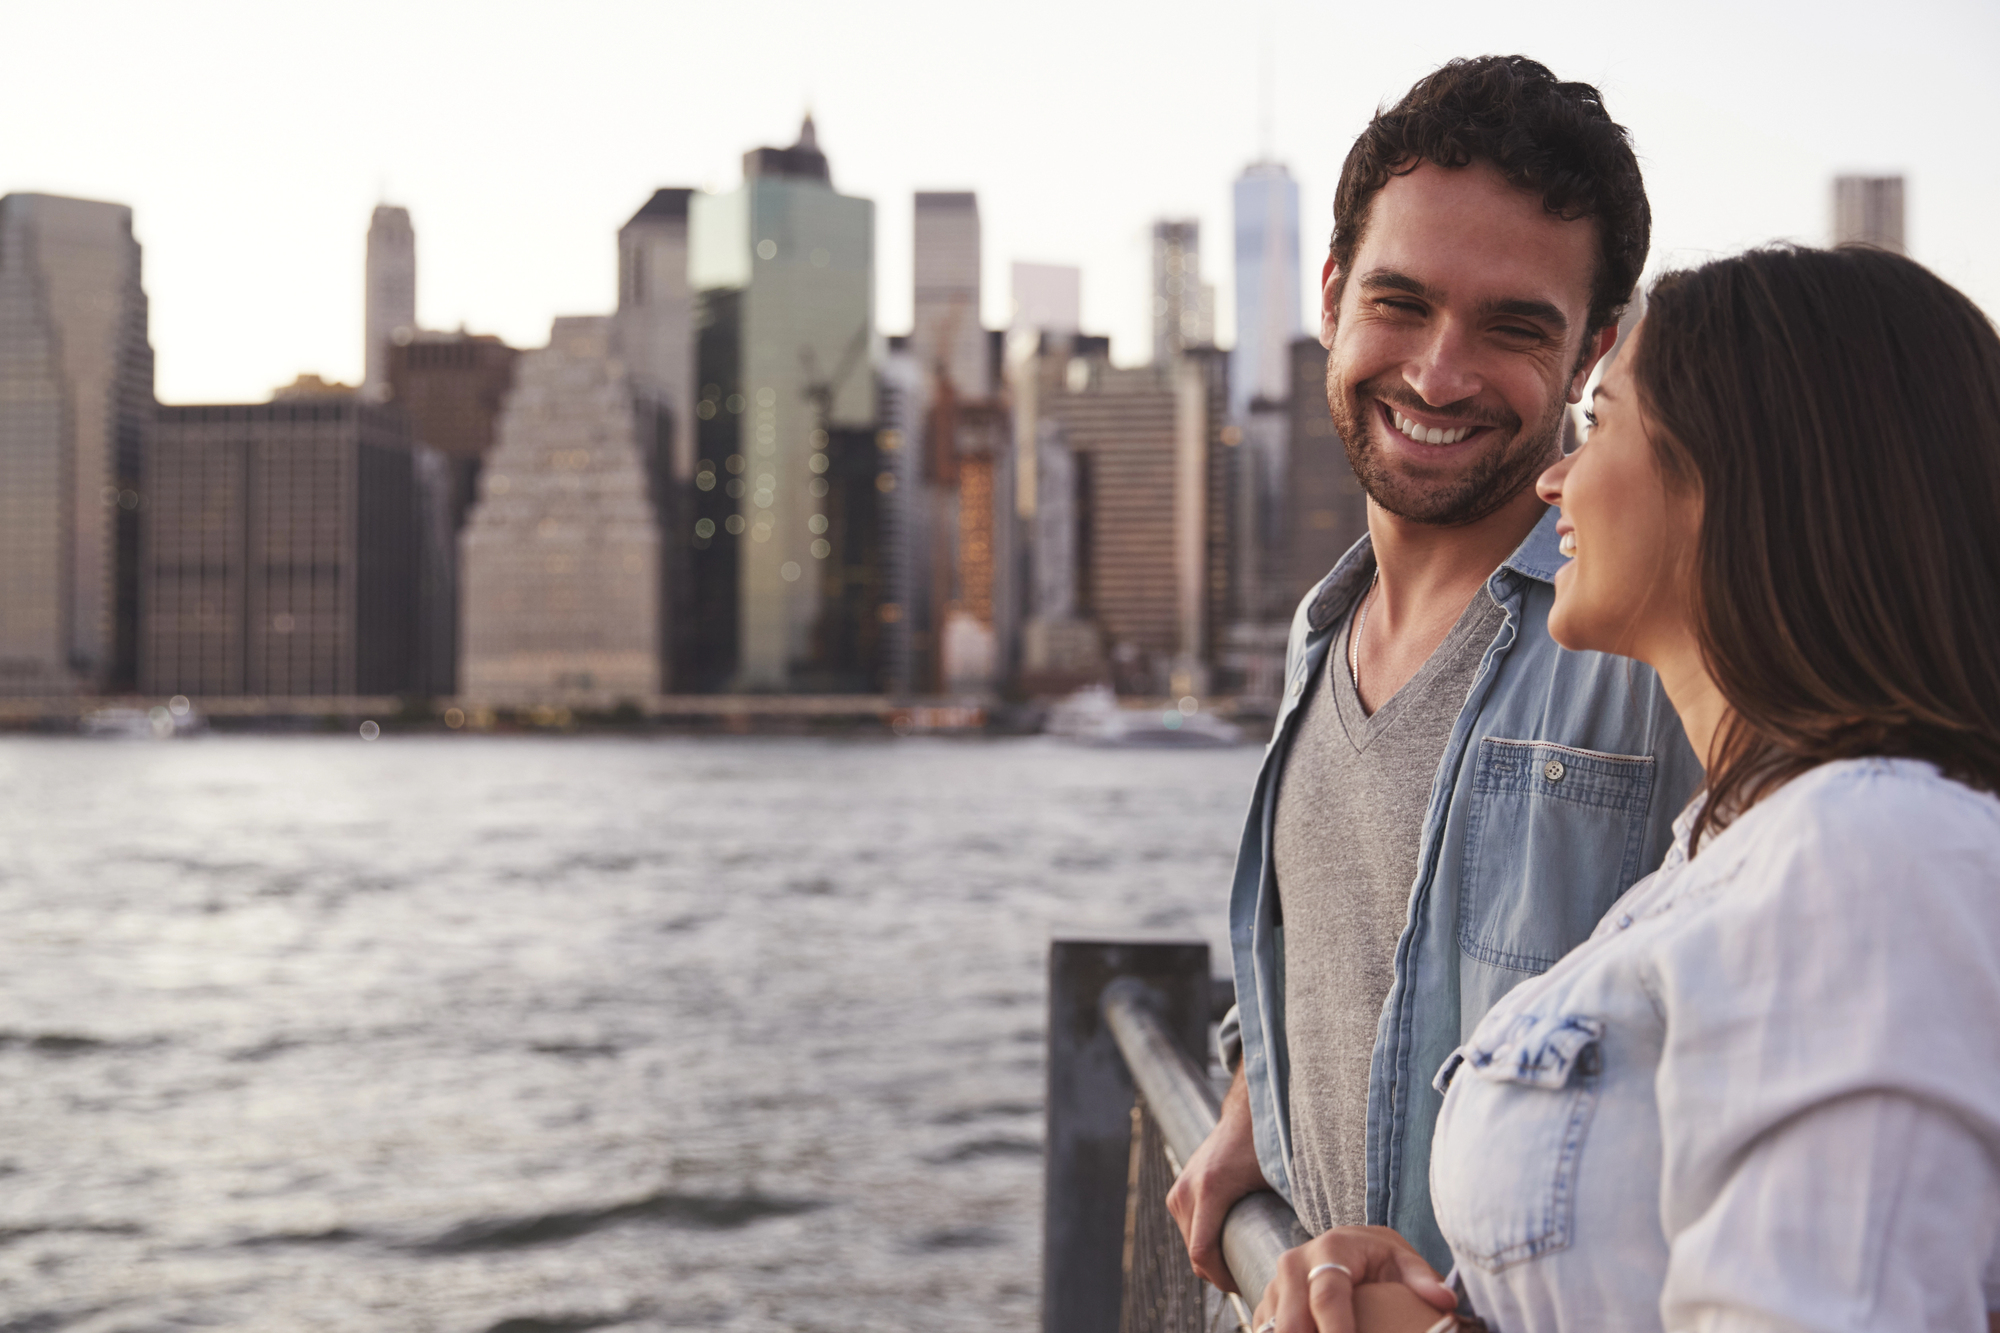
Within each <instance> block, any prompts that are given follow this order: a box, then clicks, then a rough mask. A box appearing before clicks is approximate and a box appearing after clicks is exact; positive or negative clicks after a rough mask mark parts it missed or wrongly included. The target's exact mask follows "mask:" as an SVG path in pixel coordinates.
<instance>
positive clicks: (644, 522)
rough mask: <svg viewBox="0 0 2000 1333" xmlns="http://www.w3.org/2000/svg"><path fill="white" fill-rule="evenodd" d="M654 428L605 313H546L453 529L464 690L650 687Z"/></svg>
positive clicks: (563, 693)
mask: <svg viewBox="0 0 2000 1333" xmlns="http://www.w3.org/2000/svg"><path fill="white" fill-rule="evenodd" d="M658 432H659V423H658V419H657V417H656V415H655V414H654V413H653V411H652V410H651V409H650V405H649V404H648V403H647V402H646V400H644V399H643V398H638V397H636V396H635V393H634V388H633V385H632V383H631V380H630V379H629V378H628V377H627V375H626V373H625V370H624V367H623V366H622V365H621V364H620V363H619V361H618V360H617V359H616V358H614V357H613V356H612V354H611V321H610V320H609V319H605V318H602V317H590V318H575V319H558V320H556V321H555V326H554V328H553V329H552V330H551V332H550V334H549V345H548V346H547V347H544V348H541V349H539V350H536V351H532V352H527V353H524V354H523V355H522V356H521V358H520V360H519V361H518V362H517V363H516V370H515V378H514V390H513V393H512V394H511V395H510V396H509V397H508V399H507V408H506V410H505V412H504V413H502V415H501V417H500V425H499V430H498V438H497V440H496V441H495V443H494V446H493V451H492V452H491V453H490V454H488V455H487V457H486V465H485V467H484V468H483V469H482V470H481V472H480V475H479V500H478V503H477V504H476V505H475V506H474V508H473V510H472V513H471V515H470V516H469V517H468V519H467V520H466V525H465V530H464V532H463V533H462V534H461V535H460V538H459V541H460V548H459V582H460V588H461V590H462V591H461V603H460V605H461V615H462V617H463V620H462V626H463V629H462V633H461V635H460V640H459V644H460V646H459V689H460V692H461V693H463V694H465V695H467V696H470V697H471V698H472V699H475V700H477V701H479V702H482V703H488V704H496V705H502V706H507V705H512V706H520V705H524V704H537V703H547V704H568V705H572V706H579V705H580V706H587V707H611V706H613V705H615V704H618V703H620V702H625V701H632V702H638V701H640V700H643V699H645V698H646V697H647V696H649V695H652V694H656V693H658V692H659V690H660V682H661V665H662V659H661V651H662V645H661V635H660V600H661V599H660V532H659V527H658V524H657V522H656V521H655V517H654V509H653V503H652V500H651V498H650V496H651V490H652V480H651V474H650V472H649V469H648V455H649V452H650V450H651V447H652V445H653V442H654V441H655V440H656V439H657V436H658Z"/></svg>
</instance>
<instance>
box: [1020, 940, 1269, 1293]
mask: <svg viewBox="0 0 2000 1333" xmlns="http://www.w3.org/2000/svg"><path fill="white" fill-rule="evenodd" d="M1208 969H1209V958H1208V946H1207V945H1206V944H1202V943H1193V942H1184V941H1167V942H1135V941H1129V940H1088V939H1059V940H1056V941H1055V942H1054V943H1053V944H1052V945H1051V946H1050V951H1049V1034H1048V1042H1049V1063H1048V1079H1049V1086H1048V1142H1047V1148H1046V1154H1045V1159H1044V1161H1045V1172H1046V1178H1045V1185H1046V1195H1045V1201H1044V1221H1045V1229H1044V1251H1043V1265H1042V1266H1043V1283H1042V1293H1043V1294H1042V1303H1043V1304H1042V1328H1043V1330H1044V1333H1104V1331H1105V1330H1108V1329H1112V1328H1117V1329H1119V1330H1120V1333H1167V1330H1175V1331H1176V1333H1178V1330H1180V1329H1184V1328H1190V1327H1202V1326H1203V1324H1200V1323H1192V1322H1190V1320H1191V1313H1192V1312H1191V1305H1190V1298H1189V1296H1188V1295H1187V1294H1186V1292H1187V1290H1193V1291H1194V1292H1195V1293H1196V1295H1197V1296H1199V1294H1200V1292H1201V1287H1200V1286H1199V1285H1193V1284H1198V1283H1199V1279H1194V1278H1193V1275H1192V1271H1191V1270H1190V1269H1188V1268H1187V1262H1188V1261H1187V1252H1186V1251H1185V1249H1183V1248H1181V1243H1180V1232H1179V1229H1178V1227H1177V1226H1175V1224H1174V1222H1173V1220H1172V1218H1171V1217H1168V1216H1167V1214H1166V1207H1165V1202H1164V1200H1165V1193H1166V1188H1167V1186H1168V1185H1169V1184H1170V1183H1171V1182H1172V1179H1173V1177H1174V1176H1175V1175H1176V1174H1178V1172H1179V1169H1180V1165H1181V1163H1183V1162H1185V1161H1186V1160H1187V1159H1188V1157H1189V1156H1190V1155H1192V1154H1193V1152H1194V1151H1195V1149H1196V1148H1198V1147H1199V1146H1200V1145H1201V1142H1202V1140H1203V1139H1205V1138H1207V1137H1208V1134H1209V1131H1211V1130H1212V1129H1214V1127H1215V1123H1216V1117H1217V1115H1218V1113H1219V1112H1220V1109H1221V1096H1220V1094H1219V1093H1218V1092H1217V1090H1216V1087H1215V1084H1214V1082H1213V1081H1212V1080H1211V1078H1210V1076H1209V1073H1208V1068H1207V1064H1208V1061H1207V1059H1206V1057H1207V1053H1208V1049H1209V1025H1210V1019H1211V1009H1212V999H1211V996H1212V991H1213V985H1214V983H1212V982H1211V981H1210V979H1209V970H1208ZM1306 1238H1307V1236H1306V1233H1305V1231H1304V1230H1303V1229H1302V1228H1301V1227H1300V1226H1299V1224H1298V1221H1297V1219H1296V1218H1295V1217H1294V1216H1293V1214H1292V1210H1291V1208H1290V1206H1289V1205H1287V1204H1286V1203H1285V1201H1284V1200H1283V1199H1281V1198H1279V1197H1278V1196H1277V1195H1276V1194H1273V1193H1271V1192H1269V1191H1261V1192H1259V1193H1257V1194H1253V1195H1250V1196H1249V1197H1247V1198H1245V1199H1243V1200H1241V1201H1239V1202H1238V1203H1237V1204H1236V1206H1235V1207H1234V1208H1233V1209H1231V1210H1230V1213H1229V1216H1228V1219H1227V1220H1226V1221H1225V1222H1224V1224H1223V1231H1222V1250H1223V1258H1224V1262H1226V1263H1227V1264H1228V1265H1229V1271H1230V1274H1231V1276H1233V1277H1234V1278H1235V1279H1236V1285H1237V1288H1238V1289H1239V1291H1240V1292H1241V1293H1242V1296H1241V1299H1236V1298H1232V1300H1231V1305H1232V1307H1233V1310H1234V1315H1235V1318H1236V1320H1237V1321H1239V1322H1242V1323H1243V1324H1244V1327H1246V1328H1247V1327H1248V1323H1247V1320H1248V1315H1249V1311H1250V1310H1251V1309H1252V1308H1254V1307H1255V1306H1256V1304H1257V1302H1258V1301H1259V1300H1260V1299H1261V1298H1262V1296H1263V1293H1264V1288H1265V1286H1266V1284H1268V1283H1269V1282H1270V1280H1271V1277H1272V1275H1273V1273H1274V1272H1275V1271H1276V1266H1277V1261H1278V1258H1279V1256H1280V1255H1282V1254H1283V1253H1284V1252H1285V1251H1286V1250H1288V1249H1290V1248H1292V1247H1293V1246H1295V1245H1298V1244H1301V1243H1303V1242H1304V1241H1305V1240H1306ZM1176 1277H1178V1278H1179V1280H1181V1281H1184V1282H1188V1283H1189V1284H1190V1286H1189V1287H1188V1288H1186V1289H1182V1288H1176V1287H1174V1286H1173V1285H1172V1284H1173V1281H1174V1279H1175V1278H1176ZM1212 1304H1213V1302H1212V1299H1211V1300H1209V1301H1205V1302H1204V1304H1203V1306H1202V1308H1203V1309H1208V1308H1211V1307H1212Z"/></svg>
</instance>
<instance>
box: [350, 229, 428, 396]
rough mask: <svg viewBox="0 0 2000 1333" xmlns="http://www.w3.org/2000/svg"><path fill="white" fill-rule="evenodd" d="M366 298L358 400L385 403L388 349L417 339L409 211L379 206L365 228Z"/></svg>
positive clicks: (414, 255)
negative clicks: (366, 239) (360, 398)
mask: <svg viewBox="0 0 2000 1333" xmlns="http://www.w3.org/2000/svg"><path fill="white" fill-rule="evenodd" d="M366 281H367V292H366V295H365V297H364V301H363V311H362V327H363V336H364V337H365V338H366V340H367V341H366V344H365V346H364V347H363V350H362V374H361V397H362V399H363V400H364V401H366V402H371V403H385V402H387V401H389V348H390V347H391V346H392V345H394V344H395V343H397V342H408V341H410V340H411V339H412V338H414V337H416V333H417V234H416V232H415V231H414V230H413V229H412V228H411V227H410V211H409V210H408V209H406V208H396V207H394V206H392V205H389V204H378V205H376V207H375V216H374V217H372V218H371V219H369V222H368V272H367V279H366Z"/></svg>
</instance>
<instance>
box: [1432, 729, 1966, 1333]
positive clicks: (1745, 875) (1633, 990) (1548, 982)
mask: <svg viewBox="0 0 2000 1333" xmlns="http://www.w3.org/2000/svg"><path fill="white" fill-rule="evenodd" d="M1692 818H1693V811H1692V810H1690V811H1689V812H1688V813H1687V814H1684V815H1683V816H1682V817H1681V820H1680V822H1679V823H1678V824H1677V825H1676V831H1677V832H1678V834H1679V839H1678V841H1677V842H1676V844H1675V847H1674V850H1673V851H1672V852H1670V853H1669V854H1668V857H1667V861H1666V864H1665V865H1664V866H1662V867H1661V869H1660V870H1659V871H1658V872H1657V873H1655V874H1654V875H1652V876H1651V877H1649V878H1647V879H1645V880H1642V881H1640V882H1639V883H1638V884H1636V885H1634V886H1633V888H1632V889H1631V891H1630V892H1628V893H1627V894H1626V895H1625V896H1624V897H1623V898H1622V899H1620V900H1619V901H1618V903H1617V904H1616V905H1614V906H1613V907H1612V909H1611V911H1610V913H1609V914H1608V915H1606V917H1605V918H1604V920H1603V921H1602V922H1600V923H1599V925H1598V927H1597V930H1596V932H1595V933H1594V934H1593V935H1592V936H1591V937H1590V939H1589V940H1587V941H1585V942H1584V943H1583V944H1582V945H1580V946H1578V948H1577V949H1576V950H1575V951H1574V952H1572V953H1570V954H1569V955H1567V956H1566V957H1564V958H1563V959H1562V960H1561V961H1560V962H1558V963H1557V964H1556V966H1555V967H1553V968H1551V969H1550V970H1549V971H1548V972H1547V973H1545V974H1544V975H1542V976H1540V977H1538V978H1535V979H1533V980H1530V981H1527V982H1524V983H1522V984H1521V985H1520V986H1519V987H1517V988H1515V989H1514V990H1513V991H1511V992H1510V993H1509V994H1508V995H1507V996H1506V997H1505V998H1503V999H1502V1000H1501V1001H1500V1002H1499V1004H1497V1005H1496V1006H1494V1008H1493V1010H1492V1012H1491V1013H1489V1014H1488V1015H1487V1016H1486V1018H1485V1019H1484V1020H1482V1021H1481V1023H1480V1024H1479V1026H1478V1028H1477V1029H1475V1030H1474V1032H1473V1035H1472V1039H1471V1040H1470V1041H1468V1042H1467V1043H1466V1044H1465V1045H1463V1046H1461V1047H1460V1048H1459V1049H1458V1051H1456V1052H1455V1053H1454V1054H1453V1055H1452V1057H1451V1059H1450V1060H1448V1061H1447V1062H1446V1063H1445V1066H1444V1068H1443V1069H1442V1070H1441V1071H1439V1074H1438V1084H1439V1086H1440V1087H1441V1088H1445V1089H1446V1097H1445V1103H1444V1110H1443V1112H1442V1114H1441V1115H1440V1117H1439V1119H1438V1124H1437V1135H1436V1139H1435V1142H1434V1144H1433V1147H1432V1152H1431V1197H1432V1201H1433V1203H1434V1205H1435V1207H1436V1210H1437V1219H1438V1224H1439V1226H1440V1227H1441V1228H1442V1229H1443V1231H1444V1235H1445V1239H1446V1240H1447V1241H1449V1242H1450V1244H1451V1248H1452V1255H1453V1257H1454V1259H1455V1260H1456V1261H1457V1263H1458V1269H1459V1272H1460V1274H1461V1275H1462V1276H1463V1278H1464V1281H1465V1287H1466V1294H1467V1295H1468V1296H1469V1297H1470V1301H1471V1305H1472V1307H1473V1309H1474V1310H1476V1311H1477V1312H1478V1313H1479V1314H1480V1315H1481V1316H1483V1317H1484V1318H1485V1319H1486V1321H1487V1323H1488V1325H1489V1326H1490V1327H1491V1328H1492V1329H1493V1330H1495V1333H1543V1331H1544V1330H1554V1329H1570V1330H1592V1331H1593V1333H1598V1331H1602V1330H1616V1329H1660V1328H1667V1329H1677V1330H1678V1329H1698V1330H1703V1331H1704V1333H1707V1331H1710V1330H1714V1331H1718V1333H1719V1331H1721V1330H1736V1329H1744V1330H1748V1329H1843V1330H1848V1329H1853V1330H1860V1329H1884V1330H1890V1329H1893V1330H1899V1331H1902V1330H1916V1329H1960V1330H1970V1329H1984V1328H1985V1327H1986V1312H1987V1311H1988V1310H1990V1309H1996V1308H2000V800H1996V799H1994V798H1993V797H1991V796H1987V795H1982V794H1980V793H1978V792H1974V791H1972V790H1971V789H1970V788H1967V787H1964V786H1962V785H1960V784H1958V783H1954V782H1949V781H1947V780H1945V779H1944V778H1943V777H1941V776H1940V775H1939V774H1938V772H1937V771H1936V769H1934V768H1932V767H1931V766H1930V765H1928V764H1923V763H1919V762H1916V761H1912V760H1883V759H1861V760H1845V761H1842V762H1839V763H1832V764H1827V765H1824V766H1822V767H1820V768H1817V769H1814V770H1813V771H1812V772H1810V773H1807V774H1805V775H1804V776H1802V777H1799V778H1797V779H1794V780H1793V781H1792V782H1790V783H1788V784H1786V785H1785V786H1784V787H1782V788H1780V789H1779V790H1778V791H1777V792H1775V793H1773V794H1772V795H1771V796H1770V797H1768V798H1766V799H1765V800H1764V801H1762V802H1760V803H1759V804H1758V805H1756V806H1755V807H1753V808H1752V809H1751V810H1750V811H1749V812H1748V813H1746V814H1745V815H1743V816H1742V817H1741V818H1740V819H1738V820H1737V821H1736V822H1735V823H1734V824H1732V825H1731V826H1730V827H1729V828H1728V829H1726V830H1725V831H1724V832H1723V833H1722V834H1721V835H1720V836H1718V837H1716V838H1714V839H1713V840H1711V841H1710V842H1709V843H1708V844H1707V845H1706V846H1705V848H1704V849H1703V851H1702V853H1701V855H1699V856H1698V857H1696V858H1695V859H1694V860H1692V861H1690V860H1688V859H1687V854H1686V842H1687V830H1688V826H1689V824H1690V823H1691V822H1692Z"/></svg>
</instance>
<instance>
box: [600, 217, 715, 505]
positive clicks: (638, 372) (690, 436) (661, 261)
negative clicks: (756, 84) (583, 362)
mask: <svg viewBox="0 0 2000 1333" xmlns="http://www.w3.org/2000/svg"><path fill="white" fill-rule="evenodd" d="M693 194H694V191H693V190H685V189H665V190H655V191H653V197H652V198H651V199H648V200H647V201H646V203H645V206H644V207H642V208H641V209H640V210H639V211H638V212H637V213H634V214H633V215H632V219H631V221H629V222H627V223H626V224H625V225H624V226H623V227H621V228H619V231H618V314H617V315H616V317H615V318H614V319H613V321H612V334H613V337H614V339H615V350H616V351H617V354H618V357H619V359H620V360H622V361H623V362H624V363H625V369H626V372H627V373H628V374H629V375H631V377H632V383H633V385H634V387H635V388H637V390H638V391H639V392H640V393H642V394H644V395H645V396H647V397H649V398H652V399H653V400H654V401H656V402H658V403H659V404H660V405H661V406H662V408H664V409H665V411H666V413H667V415H668V417H669V418H670V419H671V420H672V422H673V434H674V438H673V447H672V449H671V451H670V465H669V474H670V475H671V476H672V478H673V480H674V481H675V482H677V483H679V484H681V485H686V484H687V483H688V482H689V481H691V480H692V479H693V478H694V434H695V432H694V421H695V418H694V403H695V393H694V291H693V289H692V288H690V287H689V286H688V200H689V198H690V197H692V196H693Z"/></svg>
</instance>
